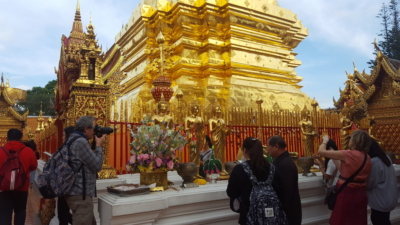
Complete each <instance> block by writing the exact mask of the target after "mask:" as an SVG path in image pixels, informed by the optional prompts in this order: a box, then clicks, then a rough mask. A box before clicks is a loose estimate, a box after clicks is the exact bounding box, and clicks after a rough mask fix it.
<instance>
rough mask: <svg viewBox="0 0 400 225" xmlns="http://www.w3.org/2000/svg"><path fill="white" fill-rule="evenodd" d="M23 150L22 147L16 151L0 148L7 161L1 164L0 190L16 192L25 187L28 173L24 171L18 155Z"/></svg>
mask: <svg viewBox="0 0 400 225" xmlns="http://www.w3.org/2000/svg"><path fill="white" fill-rule="evenodd" d="M25 148H26V147H23V148H21V149H20V150H18V151H15V150H13V149H10V150H8V151H7V150H6V149H5V148H4V147H1V149H3V151H4V152H5V153H6V156H7V160H6V161H5V162H4V163H3V165H2V167H1V170H0V190H2V191H12V190H18V189H19V188H22V187H23V186H24V185H25V183H26V181H27V175H28V172H27V171H25V170H24V167H23V166H22V163H21V161H20V159H19V154H20V153H21V151H22V150H24V149H25Z"/></svg>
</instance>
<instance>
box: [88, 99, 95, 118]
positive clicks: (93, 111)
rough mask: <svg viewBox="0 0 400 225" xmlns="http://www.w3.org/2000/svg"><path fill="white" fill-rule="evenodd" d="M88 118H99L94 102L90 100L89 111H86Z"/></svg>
mask: <svg viewBox="0 0 400 225" xmlns="http://www.w3.org/2000/svg"><path fill="white" fill-rule="evenodd" d="M86 115H87V116H93V117H94V118H97V109H96V108H95V107H94V100H93V99H90V100H89V102H88V109H87V110H86Z"/></svg>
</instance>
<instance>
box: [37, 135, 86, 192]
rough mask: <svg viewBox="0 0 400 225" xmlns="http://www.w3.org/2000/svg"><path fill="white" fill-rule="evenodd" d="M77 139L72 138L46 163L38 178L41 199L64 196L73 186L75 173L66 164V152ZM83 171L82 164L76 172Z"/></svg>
mask: <svg viewBox="0 0 400 225" xmlns="http://www.w3.org/2000/svg"><path fill="white" fill-rule="evenodd" d="M78 138H81V137H79V136H78V137H74V138H72V139H71V140H70V141H69V142H68V143H65V144H64V145H63V146H61V148H59V149H58V150H57V151H56V152H55V153H54V154H53V155H52V156H51V157H50V159H49V160H48V161H47V162H46V164H45V165H44V167H43V172H42V173H41V174H40V175H39V176H38V188H39V191H40V193H41V194H42V196H43V198H45V199H52V198H56V197H60V196H63V195H66V194H68V193H69V191H70V190H71V188H72V186H73V185H74V182H75V179H76V176H77V173H78V172H77V171H74V170H73V169H72V168H71V166H70V165H69V164H68V159H69V156H68V150H69V147H70V146H71V144H72V143H73V142H74V141H75V140H76V139H78ZM81 169H82V170H83V163H82V165H81V166H80V168H79V169H78V171H80V170H81Z"/></svg>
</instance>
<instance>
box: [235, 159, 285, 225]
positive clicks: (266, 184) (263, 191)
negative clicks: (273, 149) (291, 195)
mask: <svg viewBox="0 0 400 225" xmlns="http://www.w3.org/2000/svg"><path fill="white" fill-rule="evenodd" d="M242 165H243V168H244V171H245V172H246V174H247V175H248V176H249V178H250V181H251V184H252V185H253V189H252V190H251V193H250V208H249V212H248V213H247V219H246V220H247V222H246V224H248V225H267V224H268V225H286V224H288V221H287V217H286V214H285V212H284V211H283V210H282V207H281V203H280V201H279V198H278V195H277V194H276V192H275V190H274V188H273V187H272V180H273V179H274V173H275V166H274V165H273V164H270V171H269V175H268V179H267V180H266V181H263V182H259V181H258V180H257V178H256V176H254V174H253V171H252V170H251V168H250V165H249V164H248V163H247V162H243V163H242Z"/></svg>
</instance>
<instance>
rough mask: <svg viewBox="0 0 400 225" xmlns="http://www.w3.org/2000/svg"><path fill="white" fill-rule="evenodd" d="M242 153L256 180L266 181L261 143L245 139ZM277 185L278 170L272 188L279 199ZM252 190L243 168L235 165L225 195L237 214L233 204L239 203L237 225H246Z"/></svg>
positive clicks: (266, 163)
mask: <svg viewBox="0 0 400 225" xmlns="http://www.w3.org/2000/svg"><path fill="white" fill-rule="evenodd" d="M242 151H243V156H244V158H245V159H246V161H247V162H248V163H249V165H250V168H251V170H252V171H253V173H254V175H255V176H256V177H257V180H258V181H266V180H267V178H268V175H269V172H270V164H269V162H268V161H267V159H266V158H265V157H264V156H263V146H262V143H261V141H260V140H258V139H257V138H253V137H248V138H246V139H245V140H244V142H243V148H242ZM279 183H280V175H279V172H278V169H276V170H275V173H274V179H273V182H272V187H273V189H274V190H275V192H276V193H277V195H278V198H279V199H281V197H282V196H281V195H280V192H279V190H280V188H279V186H280V185H279ZM252 189H253V185H252V184H251V181H250V178H249V177H248V175H247V174H246V172H245V171H244V168H243V166H242V165H241V164H238V165H236V166H235V168H233V171H232V174H231V175H230V178H229V182H228V187H227V189H226V193H227V195H228V196H229V198H230V206H231V209H232V210H233V211H235V212H237V210H235V209H234V206H233V204H234V203H233V202H234V201H239V202H240V209H239V211H238V212H239V213H240V217H239V224H246V222H247V221H246V220H247V218H246V217H247V213H248V211H249V207H250V194H251V191H252Z"/></svg>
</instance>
